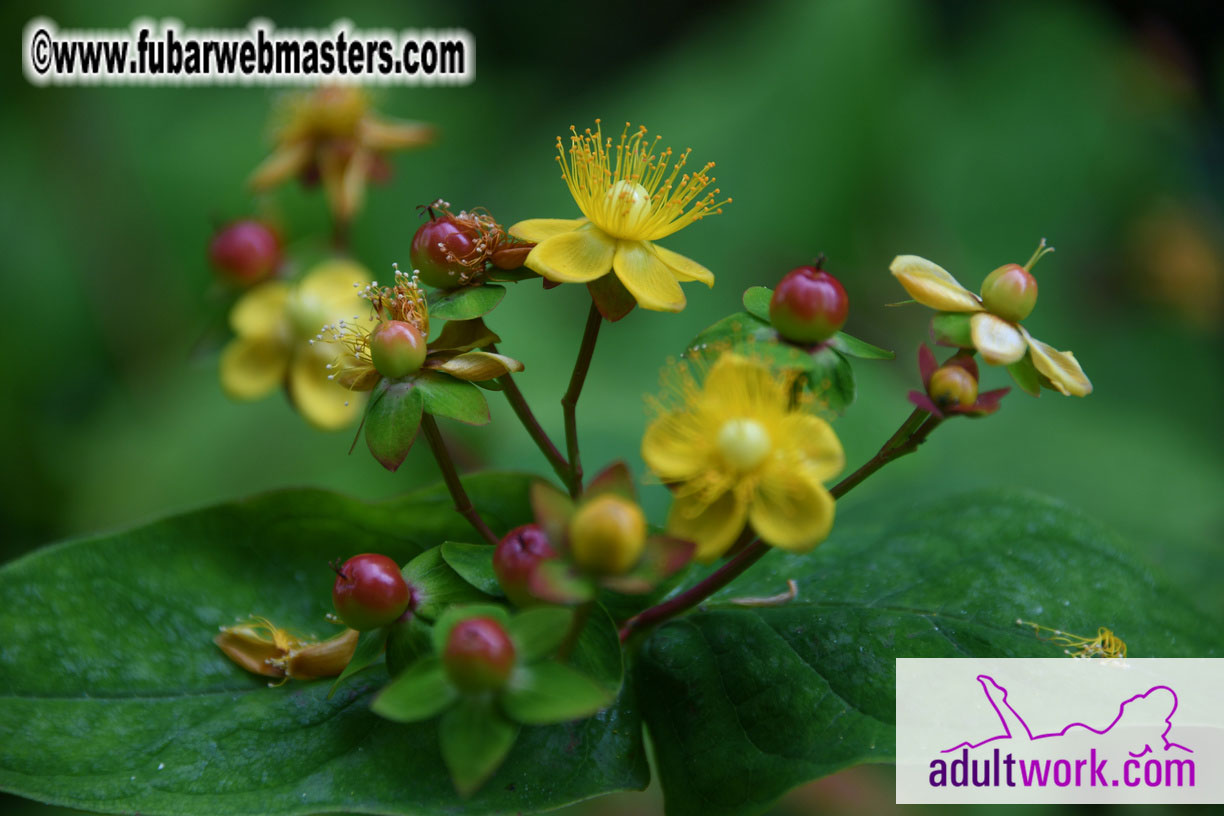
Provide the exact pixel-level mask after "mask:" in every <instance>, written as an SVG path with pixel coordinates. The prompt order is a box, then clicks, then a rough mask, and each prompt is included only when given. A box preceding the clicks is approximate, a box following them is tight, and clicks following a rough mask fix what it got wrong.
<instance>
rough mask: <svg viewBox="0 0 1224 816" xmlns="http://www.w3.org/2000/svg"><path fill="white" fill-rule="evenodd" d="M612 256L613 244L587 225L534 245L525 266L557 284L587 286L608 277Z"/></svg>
mask: <svg viewBox="0 0 1224 816" xmlns="http://www.w3.org/2000/svg"><path fill="white" fill-rule="evenodd" d="M615 253H616V242H615V241H613V240H612V239H611V238H609V237H608V236H607V235H605V234H603V233H602V232H600V231H599V230H597V229H595V228H594V227H591V226H587V227H584V228H582V229H576V230H573V231H571V232H563V233H560V234H559V235H554V236H553V237H551V238H546V239H545V240H543V241H541V242H540V243H538V244H536V246H535V248H534V249H532V250H531V252H530V253H529V254H528V255H527V261H526V263H525V265H526V267H527V268H528V269H530V270H532V271H533V272H536V273H538V274H540V275H543V276H544V277H546V278H548V279H549V280H551V281H556V282H557V283H587V282H589V281H593V280H595V279H596V278H601V277H603V276H604V275H606V274H608V272H609V271H610V270H611V269H612V256H613V255H614V254H615Z"/></svg>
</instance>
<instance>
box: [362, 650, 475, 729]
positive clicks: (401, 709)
mask: <svg viewBox="0 0 1224 816" xmlns="http://www.w3.org/2000/svg"><path fill="white" fill-rule="evenodd" d="M458 699H459V692H458V690H457V689H456V688H455V687H454V686H453V685H451V681H450V679H449V678H447V676H446V671H445V669H443V668H442V661H441V660H440V659H439V658H437V657H425V658H422V659H420V660H418V661H417V662H416V663H414V664H413V665H412V667H411V668H410V669H408V671H406V672H404V673H403V674H401V675H399V676H398V677H396V678H395V679H394V680H392V681H391V683H390V684H389V685H388V686H387V687H386V688H384V689H383V690H382V691H381V692H379V694H378V696H377V697H375V698H374V702H373V704H372V705H371V706H370V709H371V710H372V711H373V712H374V713H375V714H377V715H379V716H380V717H386V718H387V719H388V720H395V721H396V722H402V723H410V722H418V721H420V720H428V719H429V718H431V717H434V716H436V715H438V714H441V713H442V712H443V711H445V710H446V709H447V708H449V707H450V706H451V704H452V703H454V702H455V701H456V700H458Z"/></svg>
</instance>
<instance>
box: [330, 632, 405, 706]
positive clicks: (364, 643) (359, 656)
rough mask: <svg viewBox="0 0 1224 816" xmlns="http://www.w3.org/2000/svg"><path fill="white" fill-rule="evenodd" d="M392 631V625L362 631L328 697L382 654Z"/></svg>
mask: <svg viewBox="0 0 1224 816" xmlns="http://www.w3.org/2000/svg"><path fill="white" fill-rule="evenodd" d="M390 633H391V627H389V626H383V627H380V628H378V629H370V630H369V631H367V632H362V633H361V634H360V635H358V636H357V648H356V649H354V650H353V656H352V657H351V658H350V659H349V662H348V665H347V666H345V667H344V671H342V672H340V676H339V677H337V678H336V682H334V683H332V687H331V691H329V692H327V696H328V697H331V696H332V695H333V694H335V693H336V689H338V688H340V684H341V683H343V682H344V681H345V680H347V679H348V678H349V677H352V676H353V675H354V674H356V673H357V672H359V671H361V670H362V669H364V668H365V667H366V666H369V665H370V664H371V663H373V662H374V661H376V660H378V658H379V657H381V656H382V653H383V646H385V645H386V643H387V636H388V635H389V634H390Z"/></svg>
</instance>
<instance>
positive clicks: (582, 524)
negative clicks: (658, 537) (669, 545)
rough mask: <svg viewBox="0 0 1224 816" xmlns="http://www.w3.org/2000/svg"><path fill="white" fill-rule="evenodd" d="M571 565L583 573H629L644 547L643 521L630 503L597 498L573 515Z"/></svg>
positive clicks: (608, 497)
mask: <svg viewBox="0 0 1224 816" xmlns="http://www.w3.org/2000/svg"><path fill="white" fill-rule="evenodd" d="M569 544H570V550H571V552H572V553H573V556H574V561H575V563H577V564H578V566H580V567H582V568H583V569H586V570H590V571H591V572H597V573H603V574H606V575H620V574H622V573H624V572H627V571H629V570H630V569H632V568H633V566H634V565H635V564H637V562H638V560H639V559H641V557H642V550H643V549H645V547H646V517H645V516H643V515H642V509H641V508H640V507H638V506H637V504H635V503H634V502H632V501H630V500H629V499H626V498H623V497H621V496H616V495H611V494H608V495H603V496H598V497H596V498H594V499H592V500H591V501H589V502H587V503H586V504H584V505H583V506H582V507H581V508H580V509H579V510H578V512H577V513H575V514H574V517H573V519H572V520H571V521H570V526H569Z"/></svg>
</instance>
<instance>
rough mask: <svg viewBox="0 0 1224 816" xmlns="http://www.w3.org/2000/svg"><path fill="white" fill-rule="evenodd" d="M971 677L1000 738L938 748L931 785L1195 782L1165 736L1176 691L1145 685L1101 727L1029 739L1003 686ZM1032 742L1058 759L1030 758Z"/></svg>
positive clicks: (1179, 749) (1182, 751)
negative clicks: (999, 730) (987, 705)
mask: <svg viewBox="0 0 1224 816" xmlns="http://www.w3.org/2000/svg"><path fill="white" fill-rule="evenodd" d="M976 679H977V682H978V683H980V684H981V686H982V693H983V694H985V696H986V699H987V701H989V703H990V706H991V708H993V709H994V712H995V714H997V715H998V717H999V725H1000V726H1001V727H1002V733H999V734H997V735H995V736H992V737H987V738H986V739H983V740H980V741H977V742H971V741H965V742H961V743H959V744H957V745H954V746H952V747H950V748H945V749H943V751H941V752H940V753H941V754H943V755H945V756H940V757H936V758H935V759H932V760H931V763H930V767H931V773H930V775H929V781H930V784H931V786H932V787H935V788H942V787H947V786H952V787H967V786H973V787H979V788H981V787H1000V786H1006V787H1010V788H1014V787H1017V786H1023V787H1026V788H1031V787H1046V786H1047V785H1050V786H1054V787H1059V788H1065V787H1069V786H1074V787H1085V786H1087V787H1096V786H1098V785H1099V786H1101V787H1115V788H1116V787H1118V786H1121V785H1124V786H1126V787H1128V788H1134V787H1140V786H1147V787H1150V788H1155V787H1161V786H1165V787H1170V786H1173V787H1179V788H1180V787H1183V786H1193V785H1194V783H1195V767H1194V760H1193V759H1192V758H1190V757H1189V755H1190V754H1193V753H1194V751H1193V750H1192V749H1190V748H1188V747H1186V746H1185V745H1182V744H1181V743H1178V742H1174V741H1173V740H1172V739H1171V738H1170V736H1169V735H1170V732H1171V731H1172V730H1173V718H1174V715H1176V713H1177V692H1175V691H1174V690H1173V689H1172V688H1170V687H1169V686H1163V685H1161V686H1152V687H1151V688H1149V689H1148V690H1147V691H1145V692H1143V693H1142V694H1136V695H1134V696H1133V697H1128V698H1127V699H1125V700H1123V701H1122V703H1121V704H1120V705H1119V706H1118V713H1117V715H1116V716H1115V717H1114V718H1113V719H1112V720H1111V721H1110V722H1109V723H1108V724H1106V725H1104V727H1094V726H1092V725H1089V724H1088V723H1082V722H1073V723H1069V724H1068V725H1066V726H1065V727H1063V728H1061V729H1060V730H1058V731H1053V732H1050V733H1047V734H1034V733H1033V729H1032V728H1030V727H1029V725H1028V723H1027V722H1026V721H1025V719H1024V717H1023V716H1021V714H1020V712H1018V711H1017V710H1016V709H1015V708H1014V707H1013V706H1012V704H1011V703H1010V702H1009V701H1008V693H1007V689H1006V688H1004V687H1003V686H1001V685H999V683H998V682H997V681H996V680H995V679H994V678H993V677H991V676H990V675H986V674H979V675H978V676H977V678H976ZM1153 721H1155V722H1156V724H1153ZM1039 742H1040V743H1041V746H1040V747H1041V749H1043V750H1042V752H1041V753H1043V754H1046V753H1047V752H1048V751H1051V750H1053V751H1057V752H1058V753H1060V754H1062V755H1063V756H1061V757H1057V758H1054V757H1050V756H1048V755H1046V756H1044V757H1042V758H1038V757H1035V756H1034V754H1035V753H1036V752H1035V751H1034V750H1033V746H1034V745H1035V744H1036V743H1039ZM946 755H952V758H949V757H948V756H946Z"/></svg>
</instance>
